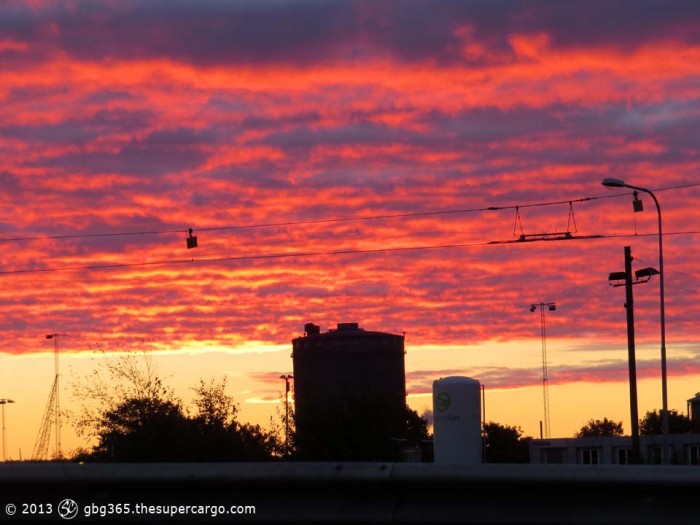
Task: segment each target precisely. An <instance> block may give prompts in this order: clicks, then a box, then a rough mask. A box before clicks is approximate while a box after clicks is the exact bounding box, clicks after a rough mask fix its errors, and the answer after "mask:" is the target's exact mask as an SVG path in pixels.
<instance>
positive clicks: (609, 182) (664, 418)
mask: <svg viewBox="0 0 700 525" xmlns="http://www.w3.org/2000/svg"><path fill="white" fill-rule="evenodd" d="M602 184H603V186H607V187H608V188H629V189H631V190H635V191H643V192H644V193H648V194H649V195H650V196H651V198H652V199H653V200H654V204H655V205H656V213H657V215H658V218H659V273H658V275H659V296H660V307H659V310H660V316H661V402H662V405H663V408H662V409H661V428H662V432H663V436H664V454H663V461H664V463H667V462H668V459H667V455H668V450H667V446H668V434H669V426H668V382H667V374H666V307H665V304H666V301H665V297H664V246H663V230H662V228H661V206H659V201H658V200H657V199H656V195H654V193H653V192H652V191H651V190H649V189H647V188H642V187H639V186H632V185H631V184H626V183H625V182H624V181H622V180H620V179H604V180H603V182H602ZM637 200H638V199H637V196H636V195H635V201H637ZM634 209H635V211H640V210H641V209H642V206H641V205H637V204H635V207H634Z"/></svg>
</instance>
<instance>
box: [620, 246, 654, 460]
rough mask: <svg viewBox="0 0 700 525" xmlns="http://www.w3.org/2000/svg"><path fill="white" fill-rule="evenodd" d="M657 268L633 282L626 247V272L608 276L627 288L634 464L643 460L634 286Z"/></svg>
mask: <svg viewBox="0 0 700 525" xmlns="http://www.w3.org/2000/svg"><path fill="white" fill-rule="evenodd" d="M658 273H659V272H658V270H656V269H655V268H642V269H641V270H637V271H636V272H634V274H635V281H634V282H632V249H631V248H630V247H629V246H625V271H624V272H612V273H611V274H610V275H609V276H608V281H609V282H610V286H615V287H617V286H624V287H625V292H626V294H625V309H626V310H627V353H628V366H629V383H630V423H631V427H632V428H631V433H632V463H638V462H639V461H640V459H641V450H640V446H639V412H638V407H637V405H638V403H637V360H636V356H635V344H634V294H633V293H632V285H634V284H641V283H646V282H647V281H649V279H651V276H652V275H658Z"/></svg>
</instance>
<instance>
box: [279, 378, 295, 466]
mask: <svg viewBox="0 0 700 525" xmlns="http://www.w3.org/2000/svg"><path fill="white" fill-rule="evenodd" d="M280 379H284V386H285V389H284V455H285V456H287V457H289V380H290V379H294V376H293V375H291V374H284V375H281V376H280Z"/></svg>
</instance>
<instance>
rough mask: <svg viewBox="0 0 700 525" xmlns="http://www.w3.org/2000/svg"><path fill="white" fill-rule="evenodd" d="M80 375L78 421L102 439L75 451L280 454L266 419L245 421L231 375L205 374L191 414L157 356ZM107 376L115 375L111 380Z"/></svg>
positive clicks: (135, 455) (127, 457) (86, 454)
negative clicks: (157, 365) (229, 383)
mask: <svg viewBox="0 0 700 525" xmlns="http://www.w3.org/2000/svg"><path fill="white" fill-rule="evenodd" d="M104 368H105V369H104V370H101V371H96V372H95V373H94V374H93V375H92V376H91V377H90V380H88V381H87V382H83V383H79V385H78V387H77V390H76V394H77V395H79V396H81V399H82V409H83V410H82V411H81V413H79V414H77V415H74V417H73V418H72V419H73V422H74V425H75V426H76V429H77V430H78V432H79V433H80V434H81V435H83V436H88V437H91V438H94V439H95V440H96V441H97V443H96V444H95V445H94V446H93V447H92V448H91V449H88V450H84V449H83V450H81V451H79V452H78V453H76V454H75V456H74V459H76V460H80V461H105V462H108V461H114V462H127V461H128V462H165V461H168V462H180V461H209V462H214V461H266V460H272V459H275V458H277V457H278V456H279V454H280V451H281V444H280V442H279V440H278V439H277V438H276V437H275V436H274V435H273V434H271V433H270V432H266V431H265V430H263V429H262V428H261V427H260V426H258V425H250V424H247V423H240V422H239V421H238V419H237V416H238V406H237V405H236V404H235V402H234V400H233V398H232V397H230V396H228V395H227V394H226V379H225V378H224V379H223V380H221V381H220V382H216V381H213V380H212V381H209V382H208V383H206V382H205V381H203V380H200V383H199V385H198V386H196V387H194V388H193V390H194V392H195V394H196V397H195V399H194V401H193V405H194V409H195V411H194V414H193V415H189V414H188V413H187V411H186V410H185V409H184V407H183V405H182V403H181V402H180V401H179V400H178V399H177V398H175V397H174V395H173V392H172V390H171V389H169V388H167V387H166V386H164V385H163V383H162V381H161V380H160V378H159V377H158V375H157V374H156V372H155V369H154V368H153V366H152V363H151V360H150V356H149V355H144V356H143V361H139V360H138V359H137V358H136V357H135V356H133V355H127V356H122V357H121V358H120V359H118V360H117V361H116V362H109V363H108V364H106V365H105V367H104ZM101 372H106V377H107V378H108V379H109V380H111V381H112V383H111V386H110V383H107V382H105V375H104V374H103V375H101Z"/></svg>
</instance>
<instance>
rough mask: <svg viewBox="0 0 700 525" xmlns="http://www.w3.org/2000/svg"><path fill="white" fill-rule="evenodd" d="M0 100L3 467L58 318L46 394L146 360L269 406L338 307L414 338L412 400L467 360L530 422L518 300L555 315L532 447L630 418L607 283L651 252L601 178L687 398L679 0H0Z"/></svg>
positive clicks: (505, 406) (697, 312)
mask: <svg viewBox="0 0 700 525" xmlns="http://www.w3.org/2000/svg"><path fill="white" fill-rule="evenodd" d="M0 101H1V102H0V181H1V182H2V187H3V191H2V192H0V200H1V202H2V206H0V247H1V248H2V251H1V252H0V280H1V281H2V283H1V284H2V286H1V287H0V307H1V308H2V312H3V315H2V317H0V330H1V333H2V338H0V352H2V356H1V358H0V361H1V362H2V363H1V364H2V371H1V372H0V381H1V382H2V383H1V386H0V388H1V390H0V397H9V398H13V399H15V401H17V404H16V405H14V406H11V407H8V416H9V417H11V418H12V419H9V420H8V422H9V424H8V431H9V432H12V433H13V434H11V435H10V436H9V438H10V451H9V455H11V456H13V457H17V456H18V451H17V449H18V448H20V447H21V448H22V450H23V453H24V455H25V456H26V455H27V454H28V450H29V449H31V447H32V445H33V439H34V437H35V435H36V432H38V428H39V423H40V419H41V414H42V411H43V408H44V404H45V402H46V398H47V396H48V393H49V389H50V387H51V382H52V380H53V359H52V356H51V355H50V353H49V352H51V351H53V342H52V341H47V340H46V339H45V335H46V334H49V333H55V332H58V333H62V334H67V336H64V337H62V338H60V339H59V341H60V347H61V350H62V353H63V356H64V358H63V361H62V362H63V363H65V371H64V370H63V369H62V376H61V377H62V378H65V381H64V383H65V386H64V388H65V392H62V397H63V398H65V399H66V400H68V399H69V397H70V389H69V386H68V381H69V379H70V378H69V376H70V373H69V371H68V370H72V372H71V373H74V374H77V375H80V374H82V373H86V371H89V369H90V367H92V366H93V365H95V360H98V361H99V358H98V357H95V358H94V359H93V357H94V356H95V349H98V348H99V349H102V350H105V351H107V352H117V351H133V350H136V349H142V348H147V349H150V350H152V351H153V352H154V354H155V355H156V356H158V359H159V360H160V363H161V366H162V367H163V371H164V373H165V372H167V373H168V374H170V375H171V376H172V381H173V382H174V383H176V384H177V385H179V386H180V387H181V390H180V392H181V395H182V396H183V397H184V398H187V396H188V395H189V394H188V393H187V392H188V391H187V386H188V385H189V386H191V385H194V384H195V383H196V382H197V381H198V380H199V378H200V377H215V376H216V377H218V376H221V375H223V374H228V375H229V376H230V377H231V381H230V383H231V385H232V388H231V393H232V394H233V395H235V397H236V399H237V400H238V401H239V402H240V403H241V404H242V406H243V413H244V414H246V415H249V416H250V418H251V419H254V420H255V419H256V418H257V419H258V420H260V421H264V420H265V419H266V418H268V417H269V415H270V414H271V413H272V410H273V408H274V406H275V403H273V402H274V401H276V400H277V398H278V393H279V392H280V391H281V390H282V387H283V383H282V384H281V382H280V380H279V375H280V374H281V373H288V372H290V371H291V369H292V363H291V359H290V352H291V344H290V341H291V339H292V338H293V337H296V336H298V335H300V334H301V333H302V332H303V324H304V323H305V322H315V323H317V324H320V325H321V327H322V329H324V330H325V329H328V328H329V327H334V326H335V324H336V323H338V322H345V321H357V322H359V323H360V325H361V326H363V327H365V328H366V329H369V330H380V331H388V332H393V333H403V332H405V333H406V347H407V351H408V354H407V356H406V359H407V361H406V363H407V364H406V367H407V388H408V391H409V403H410V404H411V405H412V406H414V407H416V408H419V409H421V410H422V409H423V408H426V407H428V406H429V405H430V396H429V395H428V394H429V393H430V389H431V384H432V381H433V380H434V379H436V378H439V377H441V376H446V375H468V376H472V377H476V378H477V379H480V380H481V381H482V382H483V383H484V384H485V385H486V387H487V391H490V392H492V393H491V394H487V398H488V400H489V403H488V407H487V411H488V413H487V417H488V418H489V419H494V420H497V421H499V422H501V423H505V424H514V425H520V426H522V427H523V428H524V429H525V430H526V431H527V432H528V433H530V434H532V435H535V434H536V433H537V432H538V431H537V424H538V420H539V419H541V418H542V408H541V407H542V395H541V383H542V376H541V354H540V348H541V347H540V325H539V315H538V313H530V312H529V305H530V304H531V303H539V302H556V303H557V310H556V312H548V314H547V335H548V341H547V343H548V344H547V350H548V364H549V371H550V396H551V402H552V430H553V433H554V434H557V435H562V436H566V435H568V436H570V435H571V434H572V433H573V432H574V431H575V430H577V429H578V428H579V427H580V426H581V425H583V424H584V423H585V422H586V421H587V419H589V418H591V417H599V418H600V417H604V416H605V417H615V418H617V419H620V420H623V419H624V420H625V421H627V422H628V421H629V417H628V411H627V408H626V406H627V405H626V403H627V397H626V396H627V390H626V389H627V384H626V379H627V378H626V330H625V311H624V308H623V303H624V291H623V290H622V289H620V288H611V287H610V286H609V285H608V280H607V276H608V273H609V272H611V271H618V270H622V269H623V265H624V261H623V247H624V246H625V245H629V246H631V247H632V253H633V256H634V257H635V259H636V260H635V261H634V266H635V268H641V267H647V266H657V267H658V237H657V236H656V233H657V231H658V230H657V215H656V211H655V208H654V204H653V201H652V200H651V198H650V197H649V196H648V195H646V194H640V197H641V198H642V200H643V202H644V212H642V213H634V212H633V208H632V200H633V196H632V195H631V191H630V190H627V189H618V190H610V189H606V188H604V187H602V186H601V184H600V182H601V180H602V179H604V178H607V177H614V178H619V179H623V180H625V181H626V182H628V183H630V184H634V185H638V186H643V187H646V188H650V189H652V190H654V191H655V192H656V195H657V196H658V199H659V201H660V203H661V206H662V210H663V221H664V222H663V226H664V230H665V232H667V235H665V236H664V256H665V263H666V264H665V266H666V268H665V269H666V279H665V281H666V294H667V331H668V347H669V394H670V401H671V407H672V408H676V409H678V410H683V411H684V410H685V400H686V399H688V398H689V397H692V395H693V394H694V393H695V392H696V391H697V390H700V362H699V361H698V358H699V357H700V345H699V335H698V332H699V325H698V319H700V305H699V304H698V298H699V296H700V276H699V275H698V270H699V269H698V265H697V261H698V260H699V258H700V250H699V249H698V243H697V241H698V235H699V234H700V209H699V208H698V202H699V199H698V197H699V196H700V176H699V174H698V167H699V166H700V158H699V156H698V151H699V148H698V146H699V143H698V136H700V134H699V128H700V4H699V3H697V2H695V1H662V0H655V1H651V0H634V1H631V0H630V1H613V2H609V1H607V2H596V1H592V2H591V1H587V2H580V1H560V2H551V1H537V0H533V1H528V2H517V1H501V0H494V1H441V0H431V1H415V2H413V1H412V2H404V1H388V0H376V1H359V0H358V1H311V0H308V1H302V0H299V1H281V0H270V1H266V2H257V1H231V2H228V1H217V0H199V1H184V0H167V1H166V0H148V1H145V0H144V1H136V0H132V1H130V0H104V1H93V0H91V1H80V0H66V1H50V0H47V1H41V0H25V1H20V0H9V1H5V2H3V3H2V6H0ZM657 190H658V191H657ZM189 228H192V229H193V232H194V235H196V236H197V237H198V243H199V247H198V248H196V249H193V250H187V248H186V238H187V235H188V234H187V233H186V232H187V230H188V229H189ZM566 232H569V233H570V234H571V236H573V237H574V239H571V240H563V241H557V240H549V241H539V242H505V241H515V240H517V239H518V238H519V237H520V235H525V236H526V238H527V239H537V238H540V237H543V236H544V237H549V238H552V237H554V238H558V237H561V236H562V235H563V234H564V233H566ZM545 234H550V235H545ZM553 234H556V235H553ZM591 237H595V238H591ZM494 241H496V243H493V242H494ZM635 294H636V297H635V300H636V310H635V314H636V316H637V342H638V345H639V356H638V357H639V367H640V378H641V382H640V388H641V393H640V411H641V412H642V413H643V412H644V411H645V410H650V409H654V408H658V407H659V406H660V402H661V401H660V383H659V358H658V355H659V351H658V348H659V289H658V279H655V280H654V281H653V282H651V283H648V284H646V285H643V286H639V287H635ZM88 357H90V359H88ZM29 387H31V388H29ZM584 401H585V402H586V403H587V404H582V403H584ZM66 402H67V401H66ZM261 407H263V408H261ZM625 418H627V419H625ZM626 427H627V428H629V426H628V424H627V423H626Z"/></svg>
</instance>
